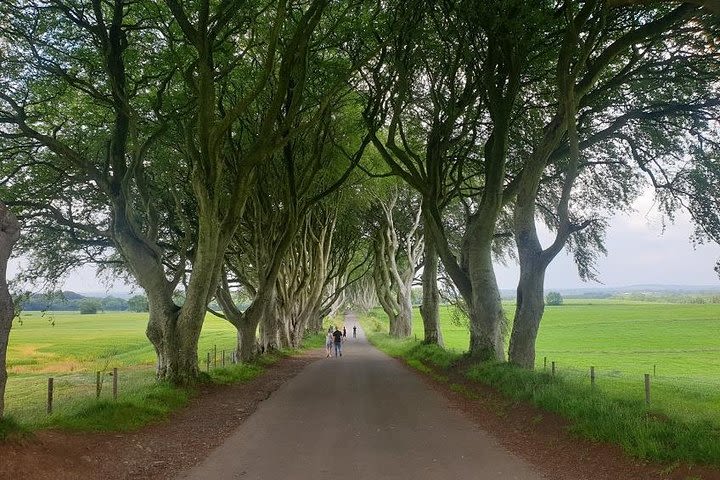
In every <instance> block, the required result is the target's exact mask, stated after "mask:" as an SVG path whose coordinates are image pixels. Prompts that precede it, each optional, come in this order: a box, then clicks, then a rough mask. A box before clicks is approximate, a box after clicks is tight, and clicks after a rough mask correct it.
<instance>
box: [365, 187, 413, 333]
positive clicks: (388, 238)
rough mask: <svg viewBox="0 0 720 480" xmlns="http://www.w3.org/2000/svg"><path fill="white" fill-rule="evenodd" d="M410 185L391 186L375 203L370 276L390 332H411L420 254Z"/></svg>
mask: <svg viewBox="0 0 720 480" xmlns="http://www.w3.org/2000/svg"><path fill="white" fill-rule="evenodd" d="M413 197H414V196H413V195H412V194H411V190H410V189H409V188H404V189H403V188H397V187H395V186H393V187H392V188H391V190H390V192H389V193H388V195H387V197H384V196H383V197H380V198H379V199H378V201H377V203H376V204H375V209H376V211H377V214H378V215H377V221H376V226H375V232H374V235H373V244H372V247H373V278H374V280H375V293H376V295H377V299H378V302H379V303H380V305H381V306H382V308H383V310H384V311H385V313H386V314H387V316H388V319H389V321H390V335H391V336H393V337H397V338H404V337H409V336H410V335H411V334H412V284H413V280H414V279H415V273H416V272H417V269H418V268H419V266H420V259H421V258H422V254H423V237H422V233H421V230H420V218H421V217H420V216H421V209H420V206H419V205H418V204H417V201H416V198H413Z"/></svg>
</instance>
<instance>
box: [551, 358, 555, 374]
mask: <svg viewBox="0 0 720 480" xmlns="http://www.w3.org/2000/svg"><path fill="white" fill-rule="evenodd" d="M552 375H553V377H554V376H555V362H554V361H553V362H552Z"/></svg>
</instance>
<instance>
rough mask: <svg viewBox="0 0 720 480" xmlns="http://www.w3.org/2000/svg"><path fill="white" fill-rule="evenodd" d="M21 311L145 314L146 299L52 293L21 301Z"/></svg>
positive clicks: (142, 296)
mask: <svg viewBox="0 0 720 480" xmlns="http://www.w3.org/2000/svg"><path fill="white" fill-rule="evenodd" d="M21 305H22V310H25V311H43V310H49V311H59V312H77V311H83V310H88V309H94V310H96V311H108V312H121V311H133V312H147V310H148V304H147V298H146V297H145V296H144V295H136V296H134V297H132V298H129V299H128V300H125V299H123V298H117V297H113V296H107V297H103V298H100V297H86V296H84V295H80V294H79V293H75V292H53V293H43V294H32V295H29V296H28V297H26V298H24V299H22V300H21Z"/></svg>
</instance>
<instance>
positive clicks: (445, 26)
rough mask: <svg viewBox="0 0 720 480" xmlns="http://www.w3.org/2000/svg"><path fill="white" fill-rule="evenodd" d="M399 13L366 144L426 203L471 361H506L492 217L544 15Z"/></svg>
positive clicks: (519, 11)
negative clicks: (458, 212)
mask: <svg viewBox="0 0 720 480" xmlns="http://www.w3.org/2000/svg"><path fill="white" fill-rule="evenodd" d="M421 4H422V5H421ZM404 5H405V8H406V9H407V11H406V12H405V13H406V14H407V15H406V16H405V17H404V18H405V19H406V22H405V23H404V24H403V28H405V29H407V30H410V31H411V32H412V31H413V30H416V33H415V34H414V35H411V34H408V35H406V36H402V35H400V36H398V39H399V40H398V42H397V44H396V45H394V49H393V50H391V51H390V52H389V53H388V55H387V58H386V62H385V63H384V64H383V65H382V66H380V65H379V64H378V66H377V67H376V68H375V69H374V70H373V71H372V73H371V74H370V75H369V76H370V77H371V79H370V80H369V82H368V83H369V85H370V93H369V97H370V99H371V100H370V101H371V102H374V103H373V106H371V107H369V108H368V111H369V112H370V114H369V115H367V116H366V119H367V122H368V125H369V128H370V129H371V131H373V132H375V133H376V135H375V136H374V137H373V145H375V147H376V148H377V149H378V151H380V152H381V154H382V157H383V158H384V160H385V161H386V162H387V164H388V166H389V167H390V169H391V171H392V173H393V174H395V175H398V176H400V177H402V178H403V179H404V180H405V181H406V182H407V183H408V184H409V185H411V186H412V187H413V188H415V189H416V190H417V191H418V192H420V194H421V195H422V198H423V203H422V208H423V221H424V226H425V232H426V233H425V236H426V237H430V238H431V241H432V242H433V243H434V245H435V248H436V249H437V252H438V254H439V256H440V258H441V259H442V262H443V265H444V267H445V270H446V272H447V274H448V275H449V276H450V277H451V278H452V279H453V282H454V283H455V284H456V286H457V288H458V290H459V292H460V294H461V295H462V296H463V298H464V299H465V302H466V304H467V306H468V310H469V314H470V348H469V350H470V354H471V355H472V356H474V357H475V358H479V359H483V360H490V359H493V360H504V358H505V353H504V341H503V338H502V328H503V327H502V326H503V324H504V321H505V317H504V313H503V308H502V303H501V300H500V292H499V289H498V286H497V281H496V278H495V274H494V270H493V265H492V259H493V250H494V246H495V242H496V226H497V223H498V219H499V218H500V217H501V215H502V212H503V209H504V208H505V207H506V206H507V205H508V203H509V202H510V201H512V198H513V194H514V189H515V188H516V187H517V184H516V182H513V181H508V178H507V173H508V172H507V167H508V162H509V157H508V151H509V150H508V141H509V136H510V132H511V127H512V126H513V121H514V119H515V118H517V115H518V114H517V109H516V106H517V105H516V102H517V99H518V96H519V92H520V89H521V86H522V85H523V81H522V79H523V76H524V75H525V73H526V72H527V71H529V70H530V68H529V65H530V64H531V63H532V62H531V61H530V60H531V57H529V52H531V51H534V50H533V49H535V48H537V45H538V44H539V43H541V40H540V33H539V32H541V31H542V26H543V25H544V24H545V23H546V21H545V20H546V19H545V17H544V15H543V13H544V12H545V7H544V4H536V3H527V2H518V1H514V0H498V1H493V2H490V3H487V2H484V3H482V4H481V3H480V2H477V1H457V2H443V3H441V4H437V3H435V4H428V5H432V6H428V7H424V6H423V5H425V3H423V2H418V3H414V2H406V3H405V4H404ZM438 26H440V27H441V28H438ZM408 40H410V41H408ZM532 60H533V61H539V59H537V58H535V57H532ZM385 125H387V129H386V131H382V132H381V129H384V126H385ZM411 134H414V135H415V136H413V137H411V136H410V135H411ZM382 136H384V137H385V138H384V139H382V138H381V137H382ZM456 196H461V197H464V199H465V201H464V203H463V206H464V207H465V216H464V219H463V223H464V224H463V225H462V228H461V229H462V230H463V231H464V233H463V238H462V241H461V244H460V245H459V246H458V247H459V248H457V249H456V248H455V246H454V245H452V244H451V241H450V239H449V235H448V231H447V230H448V222H447V219H446V215H445V212H444V208H445V207H446V206H447V205H448V203H449V202H450V201H451V200H452V199H453V198H455V197H456ZM458 257H459V258H458ZM430 258H431V257H430ZM432 270H433V269H429V271H432ZM428 283H432V282H428ZM433 310H434V309H433Z"/></svg>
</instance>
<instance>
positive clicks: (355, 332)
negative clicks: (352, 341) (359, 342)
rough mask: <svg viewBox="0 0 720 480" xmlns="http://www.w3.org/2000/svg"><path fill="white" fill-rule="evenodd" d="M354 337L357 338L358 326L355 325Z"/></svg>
mask: <svg viewBox="0 0 720 480" xmlns="http://www.w3.org/2000/svg"><path fill="white" fill-rule="evenodd" d="M353 338H357V326H355V325H353Z"/></svg>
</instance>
